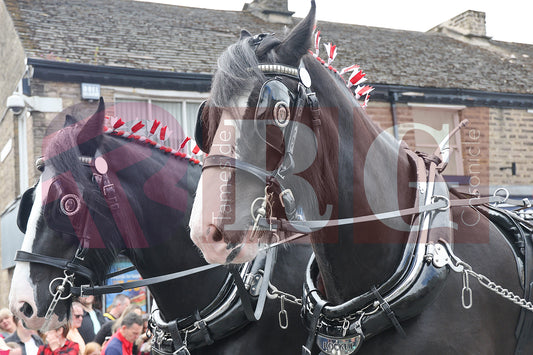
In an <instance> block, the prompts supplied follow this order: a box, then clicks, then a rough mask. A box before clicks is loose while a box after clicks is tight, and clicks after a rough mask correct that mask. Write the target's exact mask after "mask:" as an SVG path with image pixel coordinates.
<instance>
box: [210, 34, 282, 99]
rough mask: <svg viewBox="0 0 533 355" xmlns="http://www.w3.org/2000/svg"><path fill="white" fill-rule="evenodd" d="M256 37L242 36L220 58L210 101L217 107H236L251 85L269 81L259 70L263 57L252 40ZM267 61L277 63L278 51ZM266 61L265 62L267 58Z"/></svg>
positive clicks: (270, 53)
mask: <svg viewBox="0 0 533 355" xmlns="http://www.w3.org/2000/svg"><path fill="white" fill-rule="evenodd" d="M251 40H252V37H244V38H241V39H240V40H239V41H238V42H237V43H234V44H232V45H231V46H229V47H228V48H227V49H226V50H225V51H224V52H223V53H222V54H221V55H220V57H219V58H218V61H217V70H216V72H215V75H214V77H213V84H212V86H211V97H210V103H211V105H213V106H215V107H224V108H229V107H235V106H236V104H237V102H236V99H237V98H238V97H239V96H241V95H242V94H244V93H246V92H247V91H249V90H250V88H251V87H253V86H255V85H257V84H260V83H262V82H263V81H265V80H266V77H265V75H264V74H263V72H262V71H261V70H259V67H258V65H259V64H260V63H259V60H258V58H257V55H256V52H255V50H254V48H253V47H252V46H251V43H250V41H251ZM262 59H263V60H264V62H265V63H274V62H275V61H276V54H275V53H274V52H272V51H270V52H268V53H265V56H264V58H262ZM263 60H262V61H263Z"/></svg>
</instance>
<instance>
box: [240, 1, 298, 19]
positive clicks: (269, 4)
mask: <svg viewBox="0 0 533 355" xmlns="http://www.w3.org/2000/svg"><path fill="white" fill-rule="evenodd" d="M242 11H246V12H250V13H251V14H252V15H254V16H257V17H259V18H260V19H262V20H263V21H266V22H271V23H283V24H286V25H292V15H293V14H294V12H293V11H289V9H288V0H253V1H252V2H251V3H246V4H244V7H243V8H242Z"/></svg>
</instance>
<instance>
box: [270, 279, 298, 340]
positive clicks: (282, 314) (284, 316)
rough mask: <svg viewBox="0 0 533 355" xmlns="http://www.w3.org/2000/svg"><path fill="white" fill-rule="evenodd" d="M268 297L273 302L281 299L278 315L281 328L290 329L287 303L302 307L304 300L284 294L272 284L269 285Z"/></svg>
mask: <svg viewBox="0 0 533 355" xmlns="http://www.w3.org/2000/svg"><path fill="white" fill-rule="evenodd" d="M267 297H268V298H270V299H271V300H276V299H278V298H279V299H280V307H281V309H280V311H279V313H278V322H279V327H280V328H281V329H283V330H285V329H287V328H288V327H289V315H288V313H287V310H286V309H285V302H289V303H292V304H295V305H298V306H301V305H302V299H301V298H298V297H296V296H294V295H291V294H290V293H287V292H283V291H280V290H278V288H277V287H276V286H274V285H272V283H271V282H269V283H268V291H267Z"/></svg>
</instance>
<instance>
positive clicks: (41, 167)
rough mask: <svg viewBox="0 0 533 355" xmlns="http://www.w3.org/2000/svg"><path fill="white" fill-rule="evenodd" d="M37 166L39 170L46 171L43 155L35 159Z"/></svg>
mask: <svg viewBox="0 0 533 355" xmlns="http://www.w3.org/2000/svg"><path fill="white" fill-rule="evenodd" d="M35 167H36V168H37V170H39V171H40V172H41V173H42V172H43V171H44V158H43V157H39V158H37V160H36V161H35Z"/></svg>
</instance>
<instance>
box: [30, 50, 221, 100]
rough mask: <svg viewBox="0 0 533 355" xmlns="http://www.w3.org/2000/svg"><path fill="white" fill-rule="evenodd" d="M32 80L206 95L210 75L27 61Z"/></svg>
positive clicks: (37, 60)
mask: <svg viewBox="0 0 533 355" xmlns="http://www.w3.org/2000/svg"><path fill="white" fill-rule="evenodd" d="M27 64H28V65H29V66H31V67H32V68H33V76H32V77H33V78H37V79H43V80H50V81H60V82H80V83H81V82H88V83H95V84H102V85H116V86H128V87H142V88H146V89H161V90H178V91H197V92H208V91H209V90H210V87H211V78H212V75H211V74H202V73H182V72H168V71H158V70H149V69H136V68H126V67H114V66H103V65H91V64H81V63H69V62H59V61H52V60H45V59H39V58H28V63H27Z"/></svg>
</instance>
